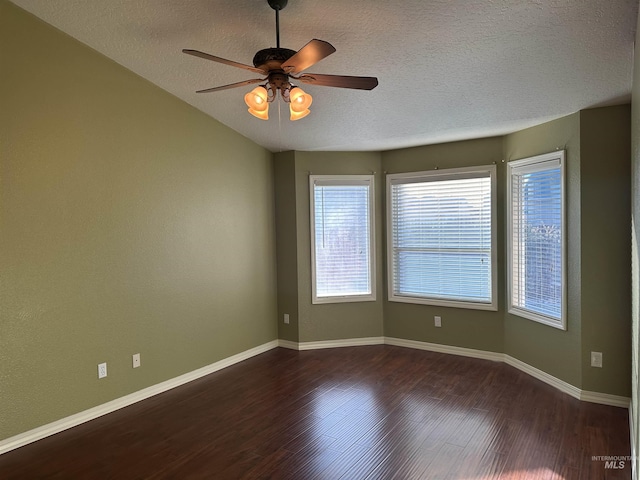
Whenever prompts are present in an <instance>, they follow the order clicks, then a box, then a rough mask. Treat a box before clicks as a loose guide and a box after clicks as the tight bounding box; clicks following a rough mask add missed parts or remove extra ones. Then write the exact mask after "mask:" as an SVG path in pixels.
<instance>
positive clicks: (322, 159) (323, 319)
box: [295, 152, 383, 342]
mask: <svg viewBox="0 0 640 480" xmlns="http://www.w3.org/2000/svg"><path fill="white" fill-rule="evenodd" d="M295 166H296V172H295V175H296V206H297V210H296V228H297V241H298V247H297V262H298V295H299V304H298V319H299V333H300V340H299V341H300V342H315V341H323V340H339V339H347V338H364V337H380V336H382V334H383V316H382V298H383V292H382V277H383V274H382V265H383V261H382V259H383V257H382V213H381V212H382V195H383V190H382V187H381V179H382V178H383V176H382V172H381V169H380V153H375V152H296V153H295ZM372 172H375V185H374V192H375V212H376V214H375V231H376V239H375V242H376V265H377V275H376V280H377V282H376V284H377V285H376V289H377V297H376V298H377V299H376V301H372V302H358V303H334V304H322V305H313V304H312V303H311V232H310V229H311V224H310V218H311V214H310V192H309V175H310V174H314V175H337V174H340V175H365V174H371V173H372Z"/></svg>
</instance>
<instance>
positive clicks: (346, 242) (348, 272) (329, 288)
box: [312, 179, 373, 299]
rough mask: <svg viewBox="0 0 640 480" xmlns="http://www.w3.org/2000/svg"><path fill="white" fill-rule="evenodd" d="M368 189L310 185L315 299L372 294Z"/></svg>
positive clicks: (356, 183)
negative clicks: (311, 191)
mask: <svg viewBox="0 0 640 480" xmlns="http://www.w3.org/2000/svg"><path fill="white" fill-rule="evenodd" d="M370 189H371V181H370V180H347V179H345V180H336V179H333V180H332V179H325V180H323V179H315V180H314V181H313V202H312V204H313V220H312V222H313V229H312V230H313V231H312V235H313V244H314V245H313V247H314V266H315V269H314V277H315V289H314V297H315V298H316V299H322V298H323V297H324V298H328V297H352V296H370V295H372V293H373V290H372V254H373V252H372V233H371V230H372V229H371V222H372V219H371V209H372V195H371V191H370Z"/></svg>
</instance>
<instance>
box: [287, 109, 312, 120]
mask: <svg viewBox="0 0 640 480" xmlns="http://www.w3.org/2000/svg"><path fill="white" fill-rule="evenodd" d="M289 110H290V111H291V116H290V117H289V119H290V120H291V121H292V122H295V121H296V120H300V119H301V118H304V117H306V116H307V115H309V114H310V113H311V110H309V109H308V108H307V109H306V110H303V111H301V112H296V111H294V110H293V108H291V107H289Z"/></svg>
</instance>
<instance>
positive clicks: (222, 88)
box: [196, 78, 265, 93]
mask: <svg viewBox="0 0 640 480" xmlns="http://www.w3.org/2000/svg"><path fill="white" fill-rule="evenodd" d="M264 80H265V79H263V78H252V79H251V80H245V81H244V82H236V83H230V84H229V85H222V86H221V87H213V88H205V89H204V90H198V91H196V93H211V92H217V91H219V90H227V89H228V88H236V87H244V86H246V85H251V84H252V83H260V82H262V81H264Z"/></svg>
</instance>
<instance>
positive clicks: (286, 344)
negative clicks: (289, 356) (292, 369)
mask: <svg viewBox="0 0 640 480" xmlns="http://www.w3.org/2000/svg"><path fill="white" fill-rule="evenodd" d="M278 346H279V347H282V348H288V349H289V350H300V348H298V342H292V341H290V340H282V339H280V340H278Z"/></svg>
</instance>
